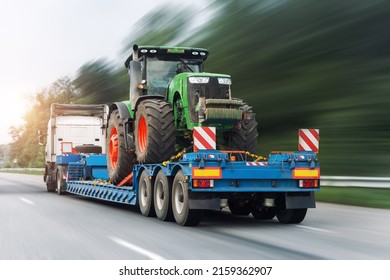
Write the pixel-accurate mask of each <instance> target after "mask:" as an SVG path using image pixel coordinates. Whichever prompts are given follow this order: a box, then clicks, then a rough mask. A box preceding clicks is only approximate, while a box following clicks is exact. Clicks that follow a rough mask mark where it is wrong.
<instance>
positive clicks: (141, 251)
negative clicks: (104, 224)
mask: <svg viewBox="0 0 390 280" xmlns="http://www.w3.org/2000/svg"><path fill="white" fill-rule="evenodd" d="M108 238H109V239H111V240H112V241H114V242H115V243H117V244H119V245H121V246H123V247H125V248H127V249H130V250H132V251H135V252H137V253H139V254H141V255H144V256H145V257H147V258H149V259H151V260H165V259H164V258H163V257H161V256H160V255H157V254H155V253H153V252H150V251H148V250H146V249H144V248H141V247H139V246H137V245H134V244H131V243H129V242H127V241H125V240H122V239H120V238H118V237H115V236H109V237H108Z"/></svg>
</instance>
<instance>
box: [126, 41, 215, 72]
mask: <svg viewBox="0 0 390 280" xmlns="http://www.w3.org/2000/svg"><path fill="white" fill-rule="evenodd" d="M134 51H136V52H137V54H138V56H149V57H155V56H158V57H163V56H166V57H180V58H187V59H202V60H203V61H204V60H206V59H207V56H208V54H209V51H208V50H207V49H203V48H191V47H168V46H136V47H135V49H134V47H133V52H132V53H131V55H130V56H129V58H127V60H126V62H125V66H126V68H127V67H128V66H129V62H130V61H131V60H132V59H133V53H134Z"/></svg>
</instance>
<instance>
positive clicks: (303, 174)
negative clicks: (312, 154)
mask: <svg viewBox="0 0 390 280" xmlns="http://www.w3.org/2000/svg"><path fill="white" fill-rule="evenodd" d="M292 177H293V179H303V178H304V179H319V178H320V169H319V168H314V169H309V168H295V169H294V170H293V172H292Z"/></svg>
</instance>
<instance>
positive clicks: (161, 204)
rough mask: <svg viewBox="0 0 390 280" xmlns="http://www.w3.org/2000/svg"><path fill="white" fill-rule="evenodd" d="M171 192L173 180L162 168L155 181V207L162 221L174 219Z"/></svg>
mask: <svg viewBox="0 0 390 280" xmlns="http://www.w3.org/2000/svg"><path fill="white" fill-rule="evenodd" d="M171 192H172V181H171V180H170V178H168V177H167V176H165V175H164V173H163V172H162V170H160V171H159V172H158V173H157V176H156V180H155V181H154V209H155V211H156V216H157V218H158V219H159V220H161V221H172V220H173V213H172V204H171Z"/></svg>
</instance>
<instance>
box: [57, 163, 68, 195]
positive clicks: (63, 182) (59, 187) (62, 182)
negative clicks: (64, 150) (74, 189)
mask: <svg viewBox="0 0 390 280" xmlns="http://www.w3.org/2000/svg"><path fill="white" fill-rule="evenodd" d="M63 172H64V171H62V170H60V169H58V170H57V175H56V181H57V184H56V191H57V194H58V195H63V194H64V193H65V192H64V188H65V186H66V180H65V179H62V176H63V174H64V173H63Z"/></svg>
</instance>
